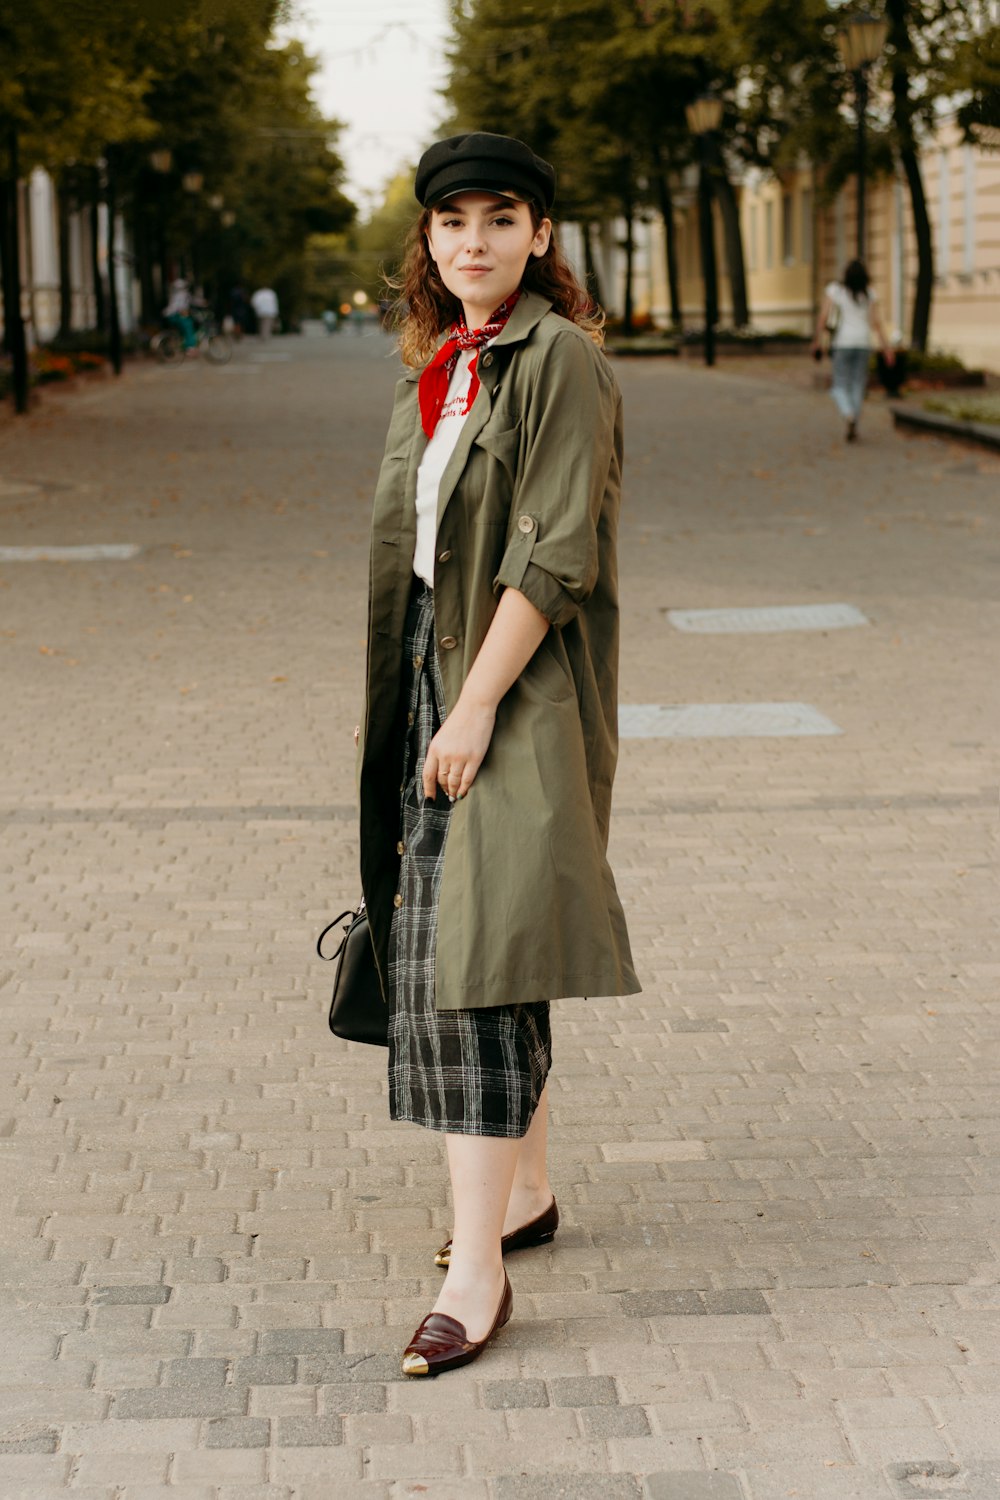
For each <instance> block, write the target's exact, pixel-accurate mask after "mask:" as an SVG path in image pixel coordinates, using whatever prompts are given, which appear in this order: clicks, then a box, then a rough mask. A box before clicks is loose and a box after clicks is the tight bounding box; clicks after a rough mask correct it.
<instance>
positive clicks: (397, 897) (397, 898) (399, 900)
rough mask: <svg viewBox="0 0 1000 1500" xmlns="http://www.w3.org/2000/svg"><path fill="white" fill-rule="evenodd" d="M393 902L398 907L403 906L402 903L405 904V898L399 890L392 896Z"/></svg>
mask: <svg viewBox="0 0 1000 1500" xmlns="http://www.w3.org/2000/svg"><path fill="white" fill-rule="evenodd" d="M392 904H393V906H396V907H399V906H402V904H403V898H402V896H401V895H400V894H399V892H398V891H397V892H396V894H395V895H394V896H393V898H392Z"/></svg>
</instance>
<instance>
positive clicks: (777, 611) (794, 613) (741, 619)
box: [667, 604, 869, 635]
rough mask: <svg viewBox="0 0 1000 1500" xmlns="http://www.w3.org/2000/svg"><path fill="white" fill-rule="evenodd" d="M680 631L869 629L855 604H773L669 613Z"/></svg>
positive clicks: (708, 632) (725, 633)
mask: <svg viewBox="0 0 1000 1500" xmlns="http://www.w3.org/2000/svg"><path fill="white" fill-rule="evenodd" d="M667 619H668V620H669V621H670V623H671V625H673V626H675V628H676V629H677V630H689V631H693V632H695V633H696V634H698V635H742V634H744V633H745V634H753V633H759V634H765V633H770V632H772V631H779V630H848V629H850V628H851V627H853V626H855V625H867V624H868V623H869V621H868V619H867V617H866V616H865V615H863V614H862V613H861V611H860V609H855V607H854V605H853V604H770V605H766V606H765V607H763V608H759V609H670V610H668V611H667Z"/></svg>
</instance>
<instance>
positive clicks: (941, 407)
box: [924, 391, 1000, 426]
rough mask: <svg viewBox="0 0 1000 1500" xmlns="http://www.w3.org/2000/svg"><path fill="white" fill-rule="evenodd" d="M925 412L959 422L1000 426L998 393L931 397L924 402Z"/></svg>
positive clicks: (999, 393) (999, 399) (999, 398)
mask: <svg viewBox="0 0 1000 1500" xmlns="http://www.w3.org/2000/svg"><path fill="white" fill-rule="evenodd" d="M924 407H925V409H926V410H927V411H936V412H940V413H941V414H942V415H943V416H946V417H954V418H955V419H956V420H957V421H959V422H989V423H993V424H995V425H997V426H1000V391H991V392H989V393H988V394H986V395H976V396H972V395H969V394H968V393H967V392H963V393H962V394H960V395H959V394H956V395H954V396H931V397H929V398H928V400H926V401H925V402H924Z"/></svg>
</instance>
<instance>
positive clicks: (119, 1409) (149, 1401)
mask: <svg viewBox="0 0 1000 1500" xmlns="http://www.w3.org/2000/svg"><path fill="white" fill-rule="evenodd" d="M246 1404H247V1393H246V1391H245V1390H242V1391H240V1390H235V1389H232V1388H229V1387H227V1388H226V1389H224V1390H218V1389H215V1388H214V1387H213V1388H210V1389H209V1388H206V1387H203V1386H195V1387H188V1388H179V1389H174V1390H171V1389H169V1388H167V1387H165V1386H157V1387H154V1388H150V1389H144V1390H136V1391H119V1392H118V1394H117V1395H116V1396H115V1401H114V1406H113V1407H112V1411H111V1415H112V1416H113V1417H116V1418H118V1419H119V1420H122V1421H128V1420H136V1421H140V1422H147V1421H149V1420H151V1419H155V1418H159V1417H208V1416H214V1415H216V1414H218V1415H222V1414H223V1413H232V1414H233V1415H238V1414H239V1413H241V1412H244V1411H245V1410H246Z"/></svg>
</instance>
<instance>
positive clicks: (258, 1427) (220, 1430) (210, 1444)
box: [203, 1417, 271, 1448]
mask: <svg viewBox="0 0 1000 1500" xmlns="http://www.w3.org/2000/svg"><path fill="white" fill-rule="evenodd" d="M270 1431H271V1424H270V1422H268V1421H267V1420H266V1419H265V1418H263V1417H212V1418H210V1419H209V1421H207V1422H206V1423H205V1428H204V1433H203V1441H204V1446H205V1447H206V1448H266V1447H267V1444H268V1442H269V1440H270Z"/></svg>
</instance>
